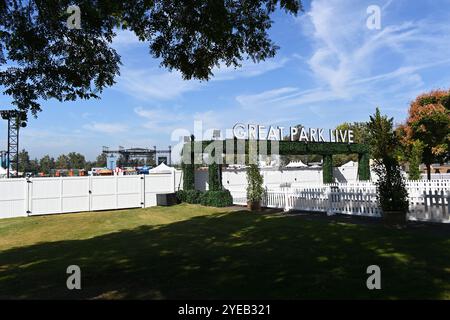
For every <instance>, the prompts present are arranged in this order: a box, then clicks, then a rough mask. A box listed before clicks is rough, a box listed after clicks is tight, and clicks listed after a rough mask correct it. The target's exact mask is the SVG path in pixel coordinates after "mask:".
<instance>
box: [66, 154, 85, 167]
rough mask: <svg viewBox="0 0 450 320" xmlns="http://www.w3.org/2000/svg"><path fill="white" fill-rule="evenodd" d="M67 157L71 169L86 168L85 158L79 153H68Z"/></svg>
mask: <svg viewBox="0 0 450 320" xmlns="http://www.w3.org/2000/svg"><path fill="white" fill-rule="evenodd" d="M67 157H68V158H69V166H70V168H71V169H84V167H85V166H86V158H85V157H84V156H83V155H82V154H81V153H78V152H70V153H69V154H68V155H67Z"/></svg>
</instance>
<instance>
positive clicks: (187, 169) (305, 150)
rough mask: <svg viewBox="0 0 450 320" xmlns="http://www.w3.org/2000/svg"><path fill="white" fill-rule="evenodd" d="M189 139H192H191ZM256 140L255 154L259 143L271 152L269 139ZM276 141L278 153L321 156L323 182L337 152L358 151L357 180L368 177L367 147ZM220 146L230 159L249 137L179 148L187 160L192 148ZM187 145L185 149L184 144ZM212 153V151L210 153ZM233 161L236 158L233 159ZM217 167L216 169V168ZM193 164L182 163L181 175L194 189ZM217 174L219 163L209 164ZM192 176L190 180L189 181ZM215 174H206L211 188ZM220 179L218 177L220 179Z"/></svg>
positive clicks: (330, 178) (330, 176) (215, 185)
mask: <svg viewBox="0 0 450 320" xmlns="http://www.w3.org/2000/svg"><path fill="white" fill-rule="evenodd" d="M192 139H193V138H192ZM257 142H258V144H257V145H258V147H257V148H258V154H259V148H260V147H261V143H262V146H263V147H264V149H266V150H267V154H268V155H270V154H272V150H271V146H272V145H271V142H272V141H265V140H260V141H257ZM277 142H278V143H279V150H278V151H279V152H278V153H277V154H279V155H311V154H318V155H321V156H322V157H323V167H322V169H323V182H324V183H332V182H333V155H337V154H358V178H359V180H361V181H365V180H370V167H369V148H368V146H366V145H364V144H357V143H353V144H348V143H335V142H308V143H306V142H304V141H277ZM264 143H265V144H264ZM214 144H215V145H216V146H220V144H222V148H223V150H227V148H226V147H227V145H228V146H230V145H232V146H234V150H233V154H234V159H236V157H237V155H238V145H239V144H241V145H243V146H245V147H244V154H245V156H246V159H247V156H248V148H249V140H238V139H230V140H208V141H191V142H189V143H186V144H185V145H184V147H183V153H184V152H190V153H191V157H190V158H191V160H192V159H194V150H199V151H200V150H201V152H204V151H206V150H207V149H208V147H210V146H211V145H214ZM187 146H189V149H187V148H186V147H187ZM211 156H214V154H211ZM234 162H236V160H234ZM217 167H218V168H217ZM194 170H195V169H194V165H193V164H190V165H189V164H184V165H183V175H184V177H188V179H189V181H188V183H183V186H185V187H188V189H185V190H189V189H194V187H195V184H194V180H193V177H194ZM217 171H219V174H218V175H217V176H216V177H221V171H222V166H221V165H217V164H215V163H214V164H211V165H210V167H209V173H216V172H217ZM191 177H192V180H191ZM216 177H210V178H209V181H210V183H212V186H213V188H219V187H221V181H217V179H216ZM220 180H221V179H220Z"/></svg>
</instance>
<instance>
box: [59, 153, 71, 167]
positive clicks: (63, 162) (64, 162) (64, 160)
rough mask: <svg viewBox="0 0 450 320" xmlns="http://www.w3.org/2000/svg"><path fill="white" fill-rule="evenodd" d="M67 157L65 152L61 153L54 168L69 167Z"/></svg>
mask: <svg viewBox="0 0 450 320" xmlns="http://www.w3.org/2000/svg"><path fill="white" fill-rule="evenodd" d="M69 165H70V162H69V157H68V156H66V155H65V154H61V155H60V156H59V157H58V158H57V159H56V169H69Z"/></svg>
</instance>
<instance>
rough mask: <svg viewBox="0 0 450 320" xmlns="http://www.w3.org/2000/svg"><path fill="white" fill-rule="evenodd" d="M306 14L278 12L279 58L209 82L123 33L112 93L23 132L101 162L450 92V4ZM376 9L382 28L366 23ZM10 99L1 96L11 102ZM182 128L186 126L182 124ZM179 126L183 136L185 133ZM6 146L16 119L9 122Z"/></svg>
mask: <svg viewBox="0 0 450 320" xmlns="http://www.w3.org/2000/svg"><path fill="white" fill-rule="evenodd" d="M304 5H305V12H303V13H301V14H300V15H299V16H298V17H293V16H288V15H286V14H284V13H283V12H277V14H275V15H274V17H273V18H274V21H275V23H274V25H273V28H272V29H271V31H270V35H271V37H272V39H273V40H274V41H275V42H276V44H277V45H279V46H280V47H281V48H280V50H279V51H278V54H277V55H276V57H275V58H273V59H270V60H267V61H265V62H262V63H259V64H253V63H252V62H251V61H246V62H244V64H243V67H242V68H241V69H236V70H234V69H230V68H219V69H217V70H216V72H215V77H214V78H213V79H212V80H211V81H209V82H199V81H184V80H182V79H181V77H180V75H179V74H178V73H177V72H172V73H170V72H169V71H167V70H165V69H163V68H160V67H159V61H157V60H155V59H153V58H152V57H151V56H150V55H149V54H148V48H147V45H146V44H145V43H140V42H139V41H138V40H137V39H136V38H135V37H134V36H133V35H132V34H131V33H128V32H121V33H119V34H118V36H117V37H116V39H115V41H114V47H115V48H116V49H117V50H118V52H119V54H120V55H121V57H122V62H123V66H122V68H121V76H120V77H118V78H117V84H116V85H115V86H113V87H111V88H108V89H106V90H105V91H104V93H103V95H102V99H101V100H88V101H76V102H70V103H59V102H57V101H51V100H50V101H42V108H43V111H42V112H41V113H39V115H38V119H31V120H30V121H29V125H28V127H27V128H26V129H24V130H22V131H21V141H20V142H21V146H20V147H21V148H25V149H27V150H28V151H29V152H30V155H31V156H32V157H33V158H34V157H41V156H42V155H44V154H47V153H48V154H50V155H52V156H55V157H56V156H57V155H59V154H61V153H67V152H71V151H77V152H81V153H83V154H85V155H86V157H87V158H88V159H91V160H93V159H95V157H96V156H97V155H98V154H99V153H100V152H101V149H102V146H110V147H111V148H116V147H117V146H119V145H121V146H124V147H152V146H153V145H157V146H158V147H160V148H164V149H165V148H167V146H168V145H169V144H171V145H175V144H177V141H172V140H173V139H172V138H173V136H175V137H176V136H179V135H183V134H184V132H185V131H186V130H192V129H193V124H194V120H201V121H203V128H204V129H205V130H206V129H213V128H217V129H226V128H231V127H232V126H233V125H234V124H235V123H236V122H242V123H257V124H263V125H267V126H269V125H279V126H290V125H295V124H298V123H301V124H303V125H305V126H307V127H322V128H334V127H335V126H336V125H338V124H340V123H342V122H345V121H347V122H353V121H366V120H367V119H368V117H369V114H372V113H373V112H374V110H375V107H376V106H380V108H381V110H382V112H383V113H386V114H388V115H390V116H393V117H394V118H395V121H396V122H402V121H403V120H404V119H405V117H406V114H407V110H408V105H409V102H410V101H411V100H413V99H414V97H415V96H417V95H418V94H420V93H422V92H424V91H427V90H431V89H436V88H444V89H446V88H450V72H449V71H450V54H449V53H450V11H449V10H448V7H449V5H450V0H422V1H410V0H390V1H389V0H383V1H376V0H370V1H364V0H363V1H361V0H312V1H304ZM369 5H378V6H379V7H380V8H381V29H380V30H369V29H368V28H367V26H366V20H367V18H368V14H367V12H366V10H367V7H368V6H369ZM9 101H10V99H9V98H8V97H6V96H0V104H1V105H2V108H5V107H7V106H8V104H9ZM177 129H178V130H177ZM174 130H176V131H175V134H173V133H174ZM0 132H2V133H1V134H0V146H2V147H0V148H1V149H5V148H6V139H5V136H6V125H5V121H2V122H1V123H0Z"/></svg>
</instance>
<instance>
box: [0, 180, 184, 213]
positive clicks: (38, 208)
mask: <svg viewBox="0 0 450 320" xmlns="http://www.w3.org/2000/svg"><path fill="white" fill-rule="evenodd" d="M180 182H181V171H174V172H173V173H163V174H161V173H159V174H149V175H130V176H95V177H91V176H88V177H56V178H30V179H2V180H0V218H11V217H26V216H33V215H43V214H56V213H68V212H82V211H96V210H112V209H125V208H141V207H150V206H155V205H156V194H157V193H171V192H175V191H176V190H178V188H179V186H180Z"/></svg>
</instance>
